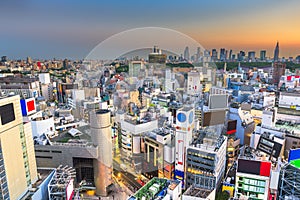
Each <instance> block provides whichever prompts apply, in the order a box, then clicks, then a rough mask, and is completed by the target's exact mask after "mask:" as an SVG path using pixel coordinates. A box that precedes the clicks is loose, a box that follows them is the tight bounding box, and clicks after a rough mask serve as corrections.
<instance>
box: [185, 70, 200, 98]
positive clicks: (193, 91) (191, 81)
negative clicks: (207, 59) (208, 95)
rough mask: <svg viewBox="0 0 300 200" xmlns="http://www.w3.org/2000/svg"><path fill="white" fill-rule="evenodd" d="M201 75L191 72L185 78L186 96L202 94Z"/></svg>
mask: <svg viewBox="0 0 300 200" xmlns="http://www.w3.org/2000/svg"><path fill="white" fill-rule="evenodd" d="M200 80H201V74H200V73H199V72H197V71H191V72H189V73H188V77H187V94H188V95H192V96H193V95H200V94H201V93H202V85H201V82H200Z"/></svg>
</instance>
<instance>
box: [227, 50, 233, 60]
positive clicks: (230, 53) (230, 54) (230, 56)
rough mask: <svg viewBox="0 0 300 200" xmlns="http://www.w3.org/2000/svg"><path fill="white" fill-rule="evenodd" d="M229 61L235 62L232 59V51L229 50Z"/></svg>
mask: <svg viewBox="0 0 300 200" xmlns="http://www.w3.org/2000/svg"><path fill="white" fill-rule="evenodd" d="M228 60H233V59H232V49H230V50H229V55H228Z"/></svg>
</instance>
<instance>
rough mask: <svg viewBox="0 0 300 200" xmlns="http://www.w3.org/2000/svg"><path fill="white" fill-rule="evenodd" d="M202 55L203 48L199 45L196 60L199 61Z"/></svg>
mask: <svg viewBox="0 0 300 200" xmlns="http://www.w3.org/2000/svg"><path fill="white" fill-rule="evenodd" d="M200 57H201V48H200V47H197V53H196V62H198V61H199V59H200Z"/></svg>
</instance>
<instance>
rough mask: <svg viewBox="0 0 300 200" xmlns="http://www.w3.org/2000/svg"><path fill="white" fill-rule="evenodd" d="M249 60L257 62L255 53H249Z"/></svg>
mask: <svg viewBox="0 0 300 200" xmlns="http://www.w3.org/2000/svg"><path fill="white" fill-rule="evenodd" d="M248 60H249V61H255V51H249V52H248Z"/></svg>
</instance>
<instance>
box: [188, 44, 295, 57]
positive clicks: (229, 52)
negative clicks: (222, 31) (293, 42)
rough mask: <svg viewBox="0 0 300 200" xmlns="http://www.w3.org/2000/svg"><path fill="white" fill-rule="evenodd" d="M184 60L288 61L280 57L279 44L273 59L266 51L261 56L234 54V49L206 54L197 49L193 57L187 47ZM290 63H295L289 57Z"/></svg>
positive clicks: (252, 52)
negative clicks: (207, 57)
mask: <svg viewBox="0 0 300 200" xmlns="http://www.w3.org/2000/svg"><path fill="white" fill-rule="evenodd" d="M207 52H208V56H209V57H210V59H209V60H207V59H205V57H206V56H207V55H206V54H207ZM299 57H300V56H298V57H297V58H299ZM297 58H296V61H297ZM183 59H184V60H186V61H192V62H210V61H211V62H217V61H220V62H234V61H238V62H257V61H259V62H267V61H270V62H272V61H274V62H278V61H285V60H286V59H285V58H282V59H281V58H280V57H279V42H277V43H276V47H275V50H274V56H273V58H270V57H267V51H266V50H260V52H259V54H256V52H255V51H248V52H247V53H246V52H245V51H244V50H240V51H239V52H238V53H237V54H234V53H233V50H232V49H229V50H227V49H225V48H220V51H218V50H217V49H212V50H211V52H210V51H208V50H204V52H201V48H200V47H198V48H197V50H196V54H194V55H193V54H192V56H191V55H190V49H189V47H186V48H185V49H184V52H183ZM298 60H300V59H298ZM288 61H293V58H292V57H289V58H288Z"/></svg>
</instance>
